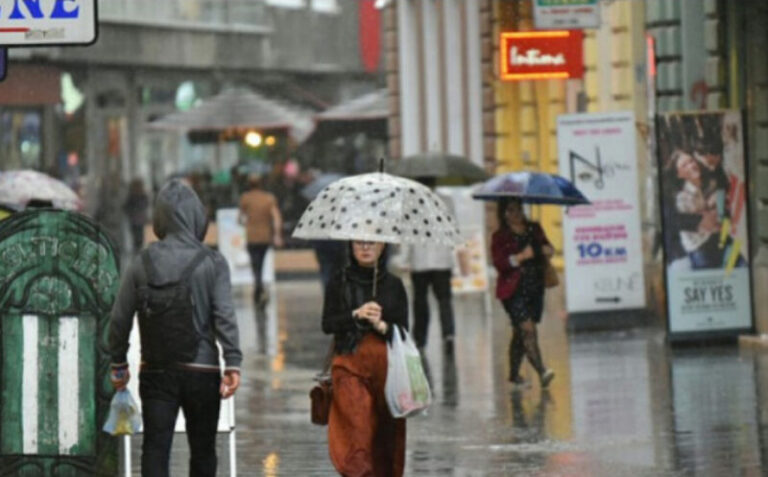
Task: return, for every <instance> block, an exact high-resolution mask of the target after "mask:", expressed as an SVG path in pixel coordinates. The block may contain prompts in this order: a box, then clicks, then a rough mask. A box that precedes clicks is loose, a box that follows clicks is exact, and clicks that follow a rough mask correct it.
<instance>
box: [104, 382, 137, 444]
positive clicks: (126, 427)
mask: <svg viewBox="0 0 768 477" xmlns="http://www.w3.org/2000/svg"><path fill="white" fill-rule="evenodd" d="M140 429H141V416H140V415H139V407H138V406H137V405H136V401H134V400H133V397H132V396H131V393H130V391H128V390H127V389H123V390H121V391H118V392H116V393H115V396H114V397H113V398H112V403H110V405H109V415H108V416H107V422H106V423H104V432H107V433H109V434H112V435H113V436H121V435H126V434H133V433H134V432H139V430H140Z"/></svg>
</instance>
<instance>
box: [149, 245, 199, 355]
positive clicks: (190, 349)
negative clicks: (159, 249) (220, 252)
mask: <svg viewBox="0 0 768 477" xmlns="http://www.w3.org/2000/svg"><path fill="white" fill-rule="evenodd" d="M141 255H142V256H141V258H142V262H143V264H144V274H145V275H146V278H147V279H146V285H145V286H141V287H139V289H138V298H139V303H138V310H139V335H140V336H141V357H142V360H143V361H144V362H145V363H147V364H150V365H156V366H163V365H168V364H171V363H189V362H192V361H193V360H194V359H195V357H196V356H197V349H198V347H199V344H200V340H201V339H203V338H202V337H201V335H200V333H199V332H198V331H197V326H196V324H195V316H194V315H195V303H194V300H193V298H192V290H191V288H190V286H189V279H190V278H191V276H192V272H194V271H195V269H196V268H197V267H198V265H200V263H201V262H202V261H203V260H204V259H205V257H206V256H207V255H208V251H207V250H206V249H202V250H201V251H199V252H198V253H197V254H196V255H195V256H194V258H193V259H192V261H191V262H190V263H189V265H187V266H186V267H185V268H184V271H183V272H182V273H181V276H180V278H179V280H178V281H176V282H171V283H166V284H163V285H153V284H152V280H151V276H152V273H151V271H152V263H151V261H150V260H149V252H148V251H147V250H144V251H143V252H142V254H141Z"/></svg>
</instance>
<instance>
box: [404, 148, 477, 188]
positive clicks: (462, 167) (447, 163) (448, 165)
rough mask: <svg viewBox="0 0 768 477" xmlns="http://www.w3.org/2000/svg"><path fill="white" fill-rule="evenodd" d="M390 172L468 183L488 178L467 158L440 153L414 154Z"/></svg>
mask: <svg viewBox="0 0 768 477" xmlns="http://www.w3.org/2000/svg"><path fill="white" fill-rule="evenodd" d="M392 172H393V173H394V174H397V175H398V176H403V177H410V178H416V177H434V178H444V177H455V178H459V179H464V180H466V181H470V182H479V181H484V180H486V179H487V178H488V174H486V172H485V170H483V168H481V167H479V166H477V165H475V164H473V163H472V162H470V161H469V160H468V159H467V158H465V157H462V156H457V155H453V154H447V153H442V152H427V153H424V154H415V155H413V156H408V157H405V158H403V159H402V160H400V161H398V162H397V164H396V165H395V167H394V168H393V170H392Z"/></svg>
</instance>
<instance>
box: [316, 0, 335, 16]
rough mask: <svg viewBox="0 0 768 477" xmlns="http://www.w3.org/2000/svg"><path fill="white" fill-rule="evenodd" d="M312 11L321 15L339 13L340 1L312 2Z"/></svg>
mask: <svg viewBox="0 0 768 477" xmlns="http://www.w3.org/2000/svg"><path fill="white" fill-rule="evenodd" d="M312 10H314V11H316V12H321V13H339V0H312Z"/></svg>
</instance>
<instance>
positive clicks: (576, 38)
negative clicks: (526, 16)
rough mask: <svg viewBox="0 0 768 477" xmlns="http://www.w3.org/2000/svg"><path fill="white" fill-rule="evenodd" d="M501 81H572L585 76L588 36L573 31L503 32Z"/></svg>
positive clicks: (501, 42) (500, 56)
mask: <svg viewBox="0 0 768 477" xmlns="http://www.w3.org/2000/svg"><path fill="white" fill-rule="evenodd" d="M499 44H500V45H501V52H500V53H501V54H500V55H499V58H500V59H501V65H500V66H501V68H500V71H501V79H502V80H504V81H523V80H544V79H569V78H570V79H572V78H581V77H582V76H584V35H583V33H582V32H581V31H580V30H571V31H565V30H563V31H518V32H502V34H501V41H500V42H499Z"/></svg>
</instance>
